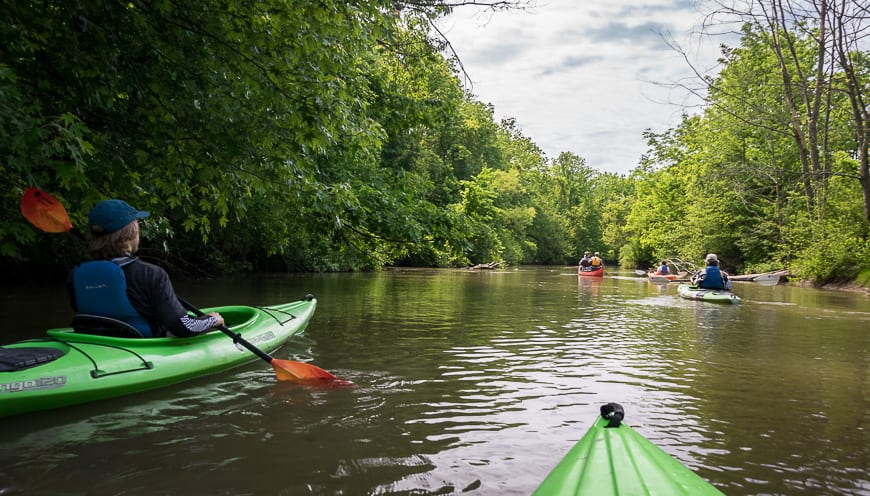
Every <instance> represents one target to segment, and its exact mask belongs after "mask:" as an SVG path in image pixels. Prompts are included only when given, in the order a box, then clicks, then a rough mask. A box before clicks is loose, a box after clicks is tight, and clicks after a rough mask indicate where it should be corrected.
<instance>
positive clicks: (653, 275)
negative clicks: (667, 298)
mask: <svg viewBox="0 0 870 496" xmlns="http://www.w3.org/2000/svg"><path fill="white" fill-rule="evenodd" d="M647 277H649V279H650V281H653V282H661V281H662V280H665V281H674V280H676V279H677V275H676V274H656V273H655V272H647Z"/></svg>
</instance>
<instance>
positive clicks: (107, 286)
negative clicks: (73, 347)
mask: <svg viewBox="0 0 870 496" xmlns="http://www.w3.org/2000/svg"><path fill="white" fill-rule="evenodd" d="M148 215H149V213H148V212H145V211H141V210H137V209H135V208H133V207H132V206H130V205H129V204H128V203H127V202H125V201H123V200H115V199H113V200H104V201H101V202H100V203H98V204H97V205H96V206H95V207H94V208H93V209H92V210H91V212H90V215H89V217H88V232H87V233H86V234H85V239H86V240H87V244H88V251H89V252H90V254H91V256H92V257H93V258H94V260H92V261H89V262H84V263H82V264H80V265H79V266H77V267H76V268H74V269H73V270H72V271H71V272H70V276H69V278H68V281H67V290H68V292H69V297H70V303H71V304H72V307H73V310H75V311H76V312H77V313H79V314H88V315H95V316H98V317H108V318H111V319H115V320H120V321H123V322H125V323H127V324H129V325H130V326H132V327H133V328H135V329H136V331H138V333H139V334H141V335H142V337H146V338H147V337H165V336H175V337H188V336H193V335H196V334H198V333H201V332H204V331H207V330H209V329H212V328H215V327H218V326H222V325H224V319H223V317H222V316H221V315H220V314H219V313H217V312H211V313H209V314H207V315H203V316H201V317H193V316H190V315H188V313H187V311H186V310H185V309H184V307H183V306H182V305H181V303H180V302H179V299H178V297H177V296H176V295H175V290H174V289H173V287H172V283H171V282H170V280H169V275H168V274H167V273H166V271H165V270H163V268H161V267H158V266H157V265H154V264H150V263H147V262H143V261H141V260H139V259H138V258H137V257H135V256H134V255H135V253H136V252H137V251H138V250H139V219H143V218H145V217H148Z"/></svg>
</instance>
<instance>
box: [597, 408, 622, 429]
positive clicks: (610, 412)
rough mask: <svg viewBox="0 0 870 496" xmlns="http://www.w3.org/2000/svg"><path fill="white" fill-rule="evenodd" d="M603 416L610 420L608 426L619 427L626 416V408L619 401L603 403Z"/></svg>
mask: <svg viewBox="0 0 870 496" xmlns="http://www.w3.org/2000/svg"><path fill="white" fill-rule="evenodd" d="M601 416H602V417H604V418H606V419H607V420H608V423H607V426H606V427H619V424H620V423H621V422H622V419H624V418H625V410H623V408H622V405H620V404H619V403H608V404H606V405H601Z"/></svg>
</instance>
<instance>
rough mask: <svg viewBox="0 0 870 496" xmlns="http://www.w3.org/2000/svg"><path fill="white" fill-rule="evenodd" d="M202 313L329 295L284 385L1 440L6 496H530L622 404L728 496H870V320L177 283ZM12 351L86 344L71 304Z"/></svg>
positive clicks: (51, 300)
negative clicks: (47, 334)
mask: <svg viewBox="0 0 870 496" xmlns="http://www.w3.org/2000/svg"><path fill="white" fill-rule="evenodd" d="M176 287H177V289H178V291H179V294H181V295H182V296H184V297H185V298H186V299H188V300H190V301H192V302H193V303H195V304H198V305H200V306H213V305H222V304H249V305H255V304H263V305H266V304H274V303H279V302H283V301H288V300H292V299H296V298H298V297H301V296H302V295H304V294H305V293H312V294H314V295H315V296H316V297H317V299H318V307H317V312H316V314H315V316H314V318H313V319H312V321H311V323H310V325H309V327H308V330H307V331H306V333H305V334H304V335H302V336H299V337H296V338H293V339H291V341H290V342H288V344H287V345H286V346H285V347H284V348H282V349H281V350H279V351H278V352H277V353H276V356H277V357H279V358H289V359H293V360H303V361H311V363H314V364H316V365H318V366H320V367H322V368H324V369H326V370H329V371H331V372H332V373H334V374H336V375H338V376H340V377H342V378H344V379H347V380H349V381H352V382H353V383H354V384H355V386H354V387H351V388H324V387H312V386H302V385H297V384H291V383H286V382H279V381H277V380H276V378H275V375H274V372H273V371H272V369H271V367H269V366H268V365H267V364H265V363H264V362H262V361H260V360H257V359H253V360H252V361H251V362H250V363H249V364H247V365H245V366H243V367H241V368H237V369H233V370H230V371H226V372H223V373H220V374H217V375H212V376H208V377H204V378H200V379H196V380H193V381H190V382H187V383H184V384H180V385H176V386H172V387H168V388H164V389H159V390H155V391H149V392H146V393H142V394H138V395H133V396H127V397H123V398H119V399H115V400H107V401H102V402H98V403H92V404H88V405H82V406H77V407H71V408H65V409H62V410H57V411H49V412H43V413H39V414H33V415H27V416H16V417H8V418H3V429H2V431H0V446H2V447H3V449H2V452H0V494H2V495H4V496H5V495H12V494H14V495H17V494H28V495H29V494H46V495H47V494H52V495H54V494H64V495H84V494H88V495H116V494H117V495H121V494H123V495H153V494H165V495H175V494H178V495H182V494H184V495H187V494H192V495H214V494H229V495H305V494H324V495H336V494H344V495H367V494H414V495H422V494H459V493H463V494H480V495H504V494H517V495H526V494H530V493H531V492H532V491H533V490H534V489H535V487H536V486H537V485H538V484H539V483H540V482H541V480H543V478H544V477H545V476H546V475H547V474H548V473H549V471H550V470H551V469H552V468H553V467H554V466H555V464H556V463H557V462H558V461H559V460H560V459H561V457H562V456H563V455H564V454H565V453H566V452H567V451H568V449H570V448H571V446H572V445H573V444H574V443H575V442H576V441H577V440H578V439H579V438H580V437H581V436H582V435H583V433H584V432H585V431H586V429H587V428H588V427H589V426H590V425H591V423H592V422H593V420H594V419H595V416H596V415H597V414H598V409H599V407H600V406H601V405H602V404H604V403H608V402H611V401H615V402H618V403H620V404H622V405H623V406H624V408H625V411H626V422H627V423H629V424H630V425H631V426H633V427H634V428H635V429H636V430H637V431H638V432H640V433H641V434H643V435H644V436H646V437H647V438H648V439H650V440H651V441H653V442H654V443H656V444H657V445H659V446H660V447H662V448H663V449H664V450H665V451H667V452H668V453H670V454H671V455H673V456H674V457H676V458H677V459H679V460H680V461H681V462H683V463H684V464H685V465H687V466H689V467H690V468H692V469H693V470H695V471H696V472H697V473H698V474H699V475H701V476H702V477H703V478H705V479H706V480H708V481H710V482H711V483H712V484H714V485H715V486H716V487H718V488H719V489H720V490H722V491H723V492H725V493H726V494H729V495H761V494H764V495H813V496H817V495H844V494H848V495H858V494H861V495H867V494H870V475H868V469H870V435H868V431H867V430H868V428H870V298H868V297H867V296H865V295H863V294H857V293H846V292H834V291H823V290H816V289H808V288H798V287H792V286H786V285H778V286H762V285H760V284H756V283H740V282H738V283H735V288H734V292H735V293H737V294H738V295H739V296H741V298H742V299H743V301H742V302H741V303H740V304H738V305H727V306H726V305H720V304H713V303H707V302H696V301H687V300H682V299H680V298H678V297H677V294H676V284H673V283H672V284H666V285H656V284H652V283H650V282H648V281H647V280H646V278H643V277H637V276H635V275H634V274H633V273H631V272H629V271H625V272H618V271H611V272H610V273H609V274H608V275H606V276H605V277H604V278H603V279H601V280H590V279H588V278H578V277H577V276H576V273H575V272H574V270H573V269H571V268H562V267H522V268H519V269H510V270H504V271H466V270H388V271H383V272H378V273H366V274H291V275H284V274H282V275H277V274H270V275H257V276H248V277H237V278H231V279H219V280H212V281H177V282H176ZM0 316H2V318H3V321H4V322H5V326H4V329H5V330H4V333H3V336H2V337H0V342H2V343H9V342H12V341H15V340H19V339H24V338H35V337H39V336H40V335H41V334H42V331H43V329H45V328H47V327H57V326H62V325H64V324H66V323H67V322H68V321H69V318H70V311H69V308H68V305H67V302H66V299H65V295H64V289H63V287H62V286H61V285H56V286H55V285H45V284H43V285H39V286H27V285H20V286H17V287H14V288H13V287H4V288H0Z"/></svg>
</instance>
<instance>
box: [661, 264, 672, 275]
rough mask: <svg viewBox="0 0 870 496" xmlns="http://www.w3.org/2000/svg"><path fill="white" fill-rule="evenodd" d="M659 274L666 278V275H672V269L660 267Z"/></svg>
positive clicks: (665, 266)
mask: <svg viewBox="0 0 870 496" xmlns="http://www.w3.org/2000/svg"><path fill="white" fill-rule="evenodd" d="M658 273H659V274H661V275H663V276H666V275H669V274H670V273H671V271H670V269H668V266H667V265H665V264H662V266H661V267H659V271H658Z"/></svg>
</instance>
